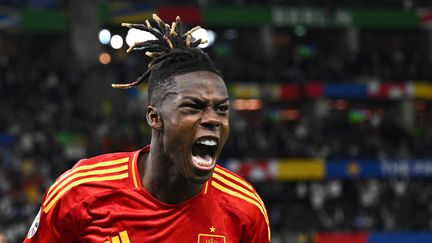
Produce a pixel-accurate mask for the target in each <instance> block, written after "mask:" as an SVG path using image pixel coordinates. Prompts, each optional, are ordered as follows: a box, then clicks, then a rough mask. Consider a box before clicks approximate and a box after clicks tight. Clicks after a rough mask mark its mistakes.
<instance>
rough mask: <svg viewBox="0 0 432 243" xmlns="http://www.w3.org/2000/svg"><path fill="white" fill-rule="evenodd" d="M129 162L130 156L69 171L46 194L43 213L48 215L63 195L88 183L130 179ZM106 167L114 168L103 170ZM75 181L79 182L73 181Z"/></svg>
mask: <svg viewBox="0 0 432 243" xmlns="http://www.w3.org/2000/svg"><path fill="white" fill-rule="evenodd" d="M129 160H130V156H128V157H123V158H120V159H116V160H109V161H102V162H99V163H96V164H92V165H82V166H77V167H75V168H74V169H72V170H69V171H68V172H66V173H65V174H64V175H62V176H60V177H59V179H58V180H57V181H56V182H54V184H53V185H52V186H51V187H50V188H49V190H48V192H47V193H46V199H45V200H44V202H43V207H44V209H43V211H44V212H45V213H47V212H48V211H49V210H50V209H51V208H52V207H53V206H54V204H55V203H56V202H57V201H58V200H59V199H60V198H61V197H62V196H63V194H65V193H66V192H68V191H69V190H71V189H72V188H74V187H76V186H79V185H81V184H85V183H88V182H101V181H112V180H121V179H125V178H128V177H129V163H128V162H129ZM123 164H124V165H123ZM106 166H114V167H109V168H108V169H103V167H106ZM94 168H97V169H96V170H90V171H87V172H79V171H83V170H89V169H94ZM99 168H102V169H99ZM122 172H123V173H122ZM120 173H121V174H120ZM74 179H77V180H75V181H73V180H74Z"/></svg>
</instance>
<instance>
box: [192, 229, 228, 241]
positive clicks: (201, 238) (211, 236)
mask: <svg viewBox="0 0 432 243" xmlns="http://www.w3.org/2000/svg"><path fill="white" fill-rule="evenodd" d="M209 229H210V233H215V232H216V228H215V227H214V226H212V227H210V228H209ZM198 243H226V238H225V236H224V235H216V234H198Z"/></svg>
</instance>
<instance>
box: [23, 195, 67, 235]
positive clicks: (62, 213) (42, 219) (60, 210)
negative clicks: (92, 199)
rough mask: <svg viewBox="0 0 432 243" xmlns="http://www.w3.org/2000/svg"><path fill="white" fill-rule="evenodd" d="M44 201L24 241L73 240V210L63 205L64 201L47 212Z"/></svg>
mask: <svg viewBox="0 0 432 243" xmlns="http://www.w3.org/2000/svg"><path fill="white" fill-rule="evenodd" d="M44 199H46V195H45V197H44ZM44 202H45V200H43V201H42V206H41V208H40V210H39V212H38V213H37V215H36V217H35V219H34V221H33V223H32V225H31V226H30V229H29V231H28V233H27V236H26V238H25V239H24V243H30V242H56V241H60V240H61V242H62V243H67V242H73V241H74V240H75V239H74V235H75V234H74V232H73V229H72V228H71V223H70V222H71V211H69V209H68V208H67V207H62V202H58V203H57V204H56V206H55V207H53V208H52V209H51V210H49V211H48V212H45V211H44V210H45V207H44ZM63 206H64V205H63ZM68 211H69V212H68Z"/></svg>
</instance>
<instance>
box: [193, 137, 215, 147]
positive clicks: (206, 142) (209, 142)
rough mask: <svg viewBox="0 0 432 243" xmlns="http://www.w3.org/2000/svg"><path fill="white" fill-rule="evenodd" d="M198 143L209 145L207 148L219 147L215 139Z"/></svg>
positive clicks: (201, 140)
mask: <svg viewBox="0 0 432 243" xmlns="http://www.w3.org/2000/svg"><path fill="white" fill-rule="evenodd" d="M196 143H198V144H203V145H207V146H216V145H217V142H216V140H214V139H200V140H198V141H197V142H196Z"/></svg>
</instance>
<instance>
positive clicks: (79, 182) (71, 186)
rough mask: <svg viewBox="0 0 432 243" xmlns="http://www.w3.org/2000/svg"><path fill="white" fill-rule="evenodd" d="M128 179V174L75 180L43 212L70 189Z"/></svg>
mask: <svg viewBox="0 0 432 243" xmlns="http://www.w3.org/2000/svg"><path fill="white" fill-rule="evenodd" d="M127 177H128V173H123V174H119V175H113V176H104V177H89V178H85V179H81V180H77V181H75V182H72V183H71V184H69V185H68V186H67V187H65V188H64V189H63V190H61V191H60V192H59V193H58V194H57V196H56V197H55V198H54V199H52V200H51V201H50V203H48V205H47V206H46V207H45V208H44V212H45V213H47V212H48V211H49V210H50V209H51V208H52V207H53V206H54V204H55V203H56V202H57V201H58V200H59V198H60V197H61V196H62V195H63V194H65V193H66V192H67V191H69V190H70V189H71V188H73V187H75V186H78V185H81V184H84V183H87V182H97V181H113V180H120V179H124V178H127Z"/></svg>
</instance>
